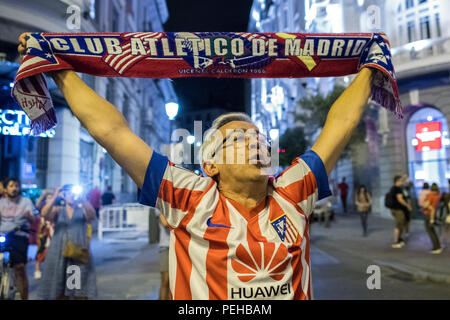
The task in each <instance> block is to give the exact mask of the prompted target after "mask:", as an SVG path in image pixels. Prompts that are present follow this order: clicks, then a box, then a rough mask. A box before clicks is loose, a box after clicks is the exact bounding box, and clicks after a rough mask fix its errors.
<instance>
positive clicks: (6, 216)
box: [0, 178, 34, 300]
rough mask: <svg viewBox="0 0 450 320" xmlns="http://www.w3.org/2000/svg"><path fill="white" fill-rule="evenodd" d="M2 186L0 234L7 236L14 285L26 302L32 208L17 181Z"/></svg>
mask: <svg viewBox="0 0 450 320" xmlns="http://www.w3.org/2000/svg"><path fill="white" fill-rule="evenodd" d="M4 186H5V193H6V198H2V199H0V233H2V234H7V241H8V242H9V245H10V246H11V252H10V258H11V263H12V265H13V267H14V274H15V280H16V285H17V288H18V291H19V292H20V296H21V298H22V300H28V278H27V273H26V268H25V265H26V263H27V262H28V255H27V252H28V237H29V229H30V223H32V222H33V220H34V213H33V212H34V206H33V203H32V202H31V200H30V199H28V198H26V197H23V196H22V195H21V194H22V193H21V183H20V180H19V179H16V178H8V179H6V180H5V182H4Z"/></svg>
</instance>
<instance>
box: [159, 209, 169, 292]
mask: <svg viewBox="0 0 450 320" xmlns="http://www.w3.org/2000/svg"><path fill="white" fill-rule="evenodd" d="M169 245H170V230H169V224H168V223H167V220H166V218H164V216H163V215H162V214H160V215H159V271H160V272H161V286H160V287H159V300H170V288H169Z"/></svg>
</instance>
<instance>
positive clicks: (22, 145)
mask: <svg viewBox="0 0 450 320" xmlns="http://www.w3.org/2000/svg"><path fill="white" fill-rule="evenodd" d="M17 67H18V65H17V64H15V63H11V62H0V75H1V77H0V179H3V178H6V177H16V178H19V179H20V180H21V181H22V187H23V188H24V189H35V188H44V187H45V185H46V171H47V158H48V142H49V139H52V138H53V137H54V136H55V130H53V129H52V130H49V131H47V132H45V133H43V134H41V135H40V136H38V137H35V136H30V130H31V129H30V119H29V118H28V117H27V115H26V114H25V112H23V111H22V110H21V109H20V107H19V106H18V104H17V103H16V102H15V100H14V99H13V98H12V97H11V88H12V86H13V79H14V75H15V73H16V71H17Z"/></svg>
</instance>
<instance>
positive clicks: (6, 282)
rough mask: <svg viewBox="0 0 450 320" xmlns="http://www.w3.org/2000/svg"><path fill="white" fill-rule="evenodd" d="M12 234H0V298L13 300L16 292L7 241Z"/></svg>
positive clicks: (8, 242)
mask: <svg viewBox="0 0 450 320" xmlns="http://www.w3.org/2000/svg"><path fill="white" fill-rule="evenodd" d="M13 234H14V232H10V233H7V234H0V300H14V299H15V297H16V292H17V289H16V286H15V281H14V268H13V266H12V264H11V259H10V251H11V248H10V241H8V239H9V238H11V237H12V235H13Z"/></svg>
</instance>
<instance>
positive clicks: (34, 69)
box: [12, 32, 402, 134]
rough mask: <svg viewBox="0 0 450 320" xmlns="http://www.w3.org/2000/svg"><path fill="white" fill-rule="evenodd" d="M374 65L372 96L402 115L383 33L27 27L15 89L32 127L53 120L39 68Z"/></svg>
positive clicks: (241, 73) (134, 73)
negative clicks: (40, 30)
mask: <svg viewBox="0 0 450 320" xmlns="http://www.w3.org/2000/svg"><path fill="white" fill-rule="evenodd" d="M365 67H371V68H376V69H378V70H380V71H381V72H377V73H375V76H374V77H373V80H372V87H371V99H372V100H373V101H374V102H376V103H378V104H379V105H381V106H383V107H385V108H387V109H389V110H391V111H393V112H394V113H395V114H396V115H397V116H399V117H401V116H402V106H401V103H400V100H399V94H398V87H397V83H396V76H395V72H394V67H393V65H392V59H391V54H390V48H389V42H388V40H387V38H386V36H385V35H384V34H383V33H352V34H350V33H346V34H301V33H245V32H234V33H233V32H193V33H189V32H133V33H89V34H87V33H86V34H83V33H74V34H69V33H31V34H30V37H29V38H28V40H27V51H26V55H25V57H24V59H23V61H22V64H21V65H20V68H19V70H18V72H17V76H16V80H15V85H14V87H13V90H12V93H13V96H14V97H15V98H16V100H17V102H18V103H19V105H20V106H21V107H22V109H23V110H24V111H25V112H26V114H27V115H28V116H29V117H30V119H31V128H32V132H33V134H39V133H42V132H44V131H46V130H48V129H50V128H52V127H53V126H54V125H55V124H56V116H55V111H54V109H53V104H52V101H51V98H50V94H49V91H48V88H47V83H46V81H45V78H44V77H43V75H42V73H43V72H47V71H54V70H63V69H70V70H74V71H76V72H82V73H88V74H92V75H96V76H106V77H140V78H179V77H215V78H221V77H227V78H300V77H332V76H345V75H349V74H354V73H357V72H359V71H360V70H361V69H362V68H365Z"/></svg>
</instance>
